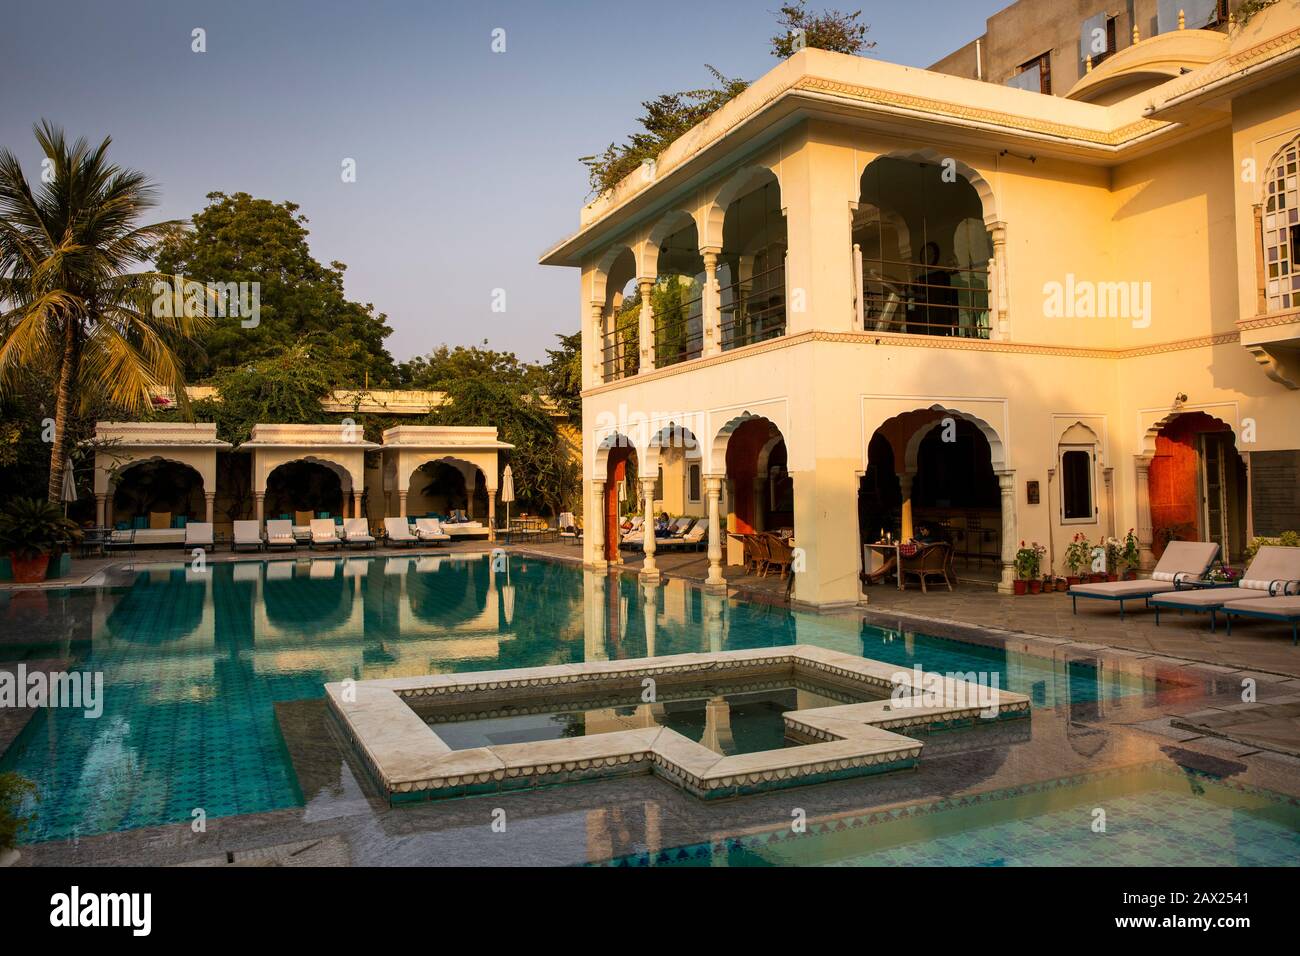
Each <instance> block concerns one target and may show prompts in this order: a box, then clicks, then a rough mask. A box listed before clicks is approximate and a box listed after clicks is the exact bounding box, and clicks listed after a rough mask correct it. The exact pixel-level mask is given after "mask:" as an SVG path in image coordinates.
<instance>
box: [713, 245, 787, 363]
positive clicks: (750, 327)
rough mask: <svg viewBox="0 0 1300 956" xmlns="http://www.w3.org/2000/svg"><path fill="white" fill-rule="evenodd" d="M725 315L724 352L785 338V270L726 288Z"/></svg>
mask: <svg viewBox="0 0 1300 956" xmlns="http://www.w3.org/2000/svg"><path fill="white" fill-rule="evenodd" d="M721 311H722V349H723V351H727V350H729V349H738V348H741V347H743V346H746V345H753V344H754V343H755V342H765V341H767V340H768V339H774V338H777V337H778V336H781V335H785V267H784V266H777V267H775V268H773V269H768V270H767V271H766V272H760V273H756V274H755V275H753V276H751V277H750V278H749V279H748V280H747V281H745V282H736V283H733V284H731V285H729V286H725V287H724V288H723V289H722V308H721Z"/></svg>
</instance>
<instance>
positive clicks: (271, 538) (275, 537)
mask: <svg viewBox="0 0 1300 956" xmlns="http://www.w3.org/2000/svg"><path fill="white" fill-rule="evenodd" d="M266 540H267V541H268V542H271V543H275V544H293V543H294V536H293V522H292V521H290V520H288V519H287V518H272V519H271V520H270V521H268V522H267V523H266Z"/></svg>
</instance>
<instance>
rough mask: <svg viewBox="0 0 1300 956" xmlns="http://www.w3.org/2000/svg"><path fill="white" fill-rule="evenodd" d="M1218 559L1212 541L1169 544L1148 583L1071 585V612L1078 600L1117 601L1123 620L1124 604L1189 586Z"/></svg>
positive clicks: (1117, 582)
mask: <svg viewBox="0 0 1300 956" xmlns="http://www.w3.org/2000/svg"><path fill="white" fill-rule="evenodd" d="M1218 556H1219V546H1218V545H1217V544H1215V543H1214V542H1213V541H1208V542H1207V541H1170V542H1169V544H1167V545H1166V546H1165V553H1164V554H1162V555H1161V556H1160V560H1159V562H1157V563H1156V566H1155V570H1154V571H1152V572H1151V577H1150V578H1149V579H1148V580H1145V581H1108V582H1105V583H1098V584H1076V585H1073V586H1072V587H1071V588H1070V601H1071V604H1072V605H1073V608H1074V613H1075V614H1078V613H1079V598H1081V597H1082V598H1095V599H1097V600H1099V601H1118V602H1119V616H1120V620H1123V619H1124V602H1125V601H1137V600H1141V601H1146V599H1147V598H1150V597H1152V596H1153V595H1156V594H1164V593H1166V592H1168V591H1177V590H1180V589H1181V588H1182V587H1184V586H1190V585H1191V584H1192V583H1193V582H1195V581H1199V580H1201V578H1203V577H1204V576H1205V572H1206V571H1208V570H1209V569H1210V564H1211V563H1212V562H1213V561H1214V559H1215V558H1216V557H1218Z"/></svg>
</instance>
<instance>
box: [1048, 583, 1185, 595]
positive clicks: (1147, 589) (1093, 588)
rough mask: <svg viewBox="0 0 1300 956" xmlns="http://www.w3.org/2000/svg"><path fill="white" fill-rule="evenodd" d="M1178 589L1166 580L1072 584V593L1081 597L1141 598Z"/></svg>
mask: <svg viewBox="0 0 1300 956" xmlns="http://www.w3.org/2000/svg"><path fill="white" fill-rule="evenodd" d="M1175 590H1177V587H1176V585H1173V584H1170V583H1168V582H1165V581H1155V580H1151V581H1098V582H1097V583H1096V584H1072V585H1070V593H1071V594H1077V595H1079V596H1080V597H1107V598H1116V599H1119V598H1128V597H1132V598H1139V597H1147V596H1149V595H1152V594H1164V593H1165V592H1166V591H1175Z"/></svg>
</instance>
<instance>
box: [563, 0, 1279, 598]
mask: <svg viewBox="0 0 1300 956" xmlns="http://www.w3.org/2000/svg"><path fill="white" fill-rule="evenodd" d="M1068 6H1069V12H1070V13H1071V16H1070V17H1064V16H1061V15H1057V14H1059V13H1060V11H1061V9H1062V5H1061V4H1060V3H1059V2H1058V3H1051V2H1032V0H1022V2H1021V3H1018V4H1016V5H1014V6H1013V7H1011V8H1008V11H1004V13H1003V14H999V15H998V16H997V17H995V18H993V19H991V20H990V21H989V33H988V34H987V35H986V36H985V37H982V38H981V39H980V40H979V41H975V42H974V43H972V44H971V45H970V46H969V47H967V48H963V50H960V51H957V52H956V53H954V54H953V55H952V56H951V57H949V58H946V59H945V60H944V61H941V62H940V63H939V64H937V65H936V67H935V68H933V69H931V70H923V69H914V68H908V67H903V66H898V65H894V64H891V63H886V62H882V61H880V60H879V59H876V58H866V57H855V56H846V55H841V54H835V53H828V52H825V51H821V50H814V49H805V50H802V51H800V52H798V53H796V54H795V55H793V56H791V57H790V58H789V59H788V60H785V61H784V62H782V63H781V64H780V65H779V66H777V67H776V68H774V69H773V70H771V71H770V72H769V73H767V74H766V75H764V76H763V77H761V78H759V79H758V80H757V81H756V82H754V83H753V84H752V85H751V86H750V87H749V88H748V89H747V90H746V91H745V92H743V93H742V94H741V95H739V96H738V97H736V98H735V99H734V100H732V101H731V102H730V103H728V104H727V105H726V106H724V107H722V108H721V109H720V110H718V111H717V112H716V113H714V114H713V115H712V116H710V117H709V118H708V119H707V120H705V121H704V122H702V123H701V124H699V125H698V126H696V127H695V128H694V129H692V130H691V131H690V132H688V133H687V134H686V135H684V136H683V137H681V138H680V139H679V140H677V141H676V142H674V143H673V144H672V145H671V146H670V147H668V149H666V150H665V151H664V152H663V153H662V154H661V155H660V156H659V157H658V159H657V160H656V162H655V163H653V164H647V165H646V166H644V167H643V168H642V169H641V170H639V171H637V172H636V173H633V174H632V175H631V176H629V177H628V178H626V179H625V180H624V181H623V182H621V183H620V184H619V185H618V186H617V187H616V188H615V189H614V190H612V191H611V192H610V193H607V194H605V195H602V196H601V197H599V198H598V199H596V200H595V201H594V202H592V203H591V204H589V205H588V206H586V207H585V208H584V209H583V210H582V213H581V219H580V228H579V230H578V231H577V232H576V233H575V234H574V235H572V236H571V237H569V238H568V239H565V240H564V241H562V242H561V243H559V244H558V245H557V246H555V247H554V248H552V249H551V250H550V251H548V252H547V253H546V254H545V255H544V256H543V258H542V262H543V263H544V264H548V265H560V266H569V267H574V268H577V269H579V270H580V271H581V311H582V330H583V336H582V341H583V374H584V393H583V430H584V433H583V476H584V521H585V527H586V529H587V533H586V540H585V544H584V548H585V552H584V559H585V562H586V564H587V565H588V566H590V567H594V568H600V567H605V566H608V565H609V564H610V563H617V562H619V561H620V560H622V559H621V558H620V550H619V548H618V541H619V528H618V523H619V522H620V521H621V520H622V519H623V517H624V515H625V514H627V513H628V512H629V511H632V512H635V511H638V510H641V509H643V510H645V511H647V512H649V511H659V510H671V511H673V512H675V513H687V514H698V515H707V518H708V521H709V522H710V534H709V549H708V559H709V581H710V583H711V584H713V585H714V586H721V585H722V581H723V579H722V569H723V567H724V566H725V565H727V564H736V563H740V562H741V561H743V554H742V551H741V548H740V545H739V542H738V540H737V538H736V537H732V536H731V535H738V534H742V533H745V532H748V531H756V530H765V529H770V530H777V529H789V530H791V531H792V533H793V537H794V540H795V543H796V546H797V548H798V549H799V552H800V561H799V570H797V573H796V574H795V575H794V592H793V595H794V599H795V600H796V601H798V602H800V603H805V604H809V605H816V606H835V605H843V604H852V603H856V602H859V601H861V600H862V598H863V594H864V589H863V583H862V572H863V570H864V567H865V566H866V564H867V562H868V560H869V559H868V558H867V557H864V549H863V545H864V544H866V543H869V542H873V541H876V540H877V539H878V538H879V537H880V535H881V534H882V533H883V534H902V535H903V536H904V537H908V536H910V535H912V534H913V533H915V532H916V531H917V529H918V528H920V527H922V526H925V527H927V528H940V529H942V533H943V534H944V535H945V536H948V537H950V538H951V539H952V540H954V541H955V542H956V546H957V550H958V551H959V552H960V553H961V554H962V555H963V557H964V562H965V565H964V566H965V567H966V568H968V569H969V573H970V574H971V575H972V576H987V577H988V578H989V580H990V581H993V580H996V581H997V582H998V585H999V587H1001V588H1004V589H1009V587H1010V585H1011V582H1012V579H1013V578H1014V568H1013V561H1014V557H1015V553H1016V551H1017V549H1018V548H1019V547H1020V545H1021V542H1022V541H1025V542H1037V543H1040V544H1041V545H1042V546H1043V547H1045V548H1046V549H1047V563H1048V565H1049V566H1050V567H1051V568H1053V569H1054V570H1055V571H1057V572H1064V570H1065V558H1064V552H1065V547H1066V544H1067V543H1068V542H1069V541H1070V540H1071V539H1072V538H1073V537H1074V536H1075V535H1076V534H1080V533H1082V534H1084V535H1086V536H1087V537H1088V538H1089V540H1090V541H1092V542H1093V543H1097V542H1099V541H1101V540H1104V539H1105V538H1108V537H1113V536H1123V535H1124V534H1125V532H1126V531H1127V530H1128V529H1129V528H1133V529H1135V530H1136V533H1137V536H1138V538H1139V539H1140V542H1141V546H1142V554H1143V561H1144V564H1146V565H1147V566H1150V564H1151V563H1152V562H1153V560H1154V559H1155V557H1156V556H1157V555H1158V554H1159V552H1160V551H1161V550H1162V548H1163V545H1164V543H1165V542H1166V541H1168V540H1171V539H1173V538H1196V539H1202V540H1214V541H1218V542H1219V543H1220V545H1221V548H1222V552H1223V555H1224V557H1225V558H1226V559H1227V560H1228V561H1230V562H1236V561H1238V560H1239V559H1240V555H1241V552H1242V549H1243V548H1244V547H1246V545H1247V544H1248V542H1249V541H1250V539H1251V538H1253V537H1255V536H1275V535H1278V534H1280V533H1281V532H1283V531H1286V530H1292V529H1296V528H1297V527H1298V526H1300V501H1298V493H1297V481H1298V479H1297V473H1298V470H1300V266H1297V265H1296V262H1297V258H1298V257H1300V221H1298V219H1297V209H1298V208H1300V203H1298V200H1300V193H1298V191H1297V164H1298V161H1300V6H1297V4H1295V3H1291V2H1286V0H1284V2H1281V3H1278V4H1276V5H1274V6H1271V7H1267V8H1265V9H1264V10H1263V11H1262V12H1259V13H1257V14H1255V15H1254V16H1253V17H1252V18H1250V19H1249V22H1247V23H1240V22H1237V20H1236V18H1235V17H1233V16H1232V15H1231V12H1230V11H1228V10H1226V7H1225V8H1222V9H1221V8H1220V5H1219V4H1217V3H1213V2H1210V3H1208V4H1207V3H1204V2H1201V3H1184V4H1181V5H1178V9H1177V10H1176V12H1175V13H1171V12H1170V9H1169V7H1168V4H1166V3H1163V2H1162V3H1160V4H1156V3H1150V4H1143V3H1141V2H1139V3H1137V4H1135V5H1133V6H1135V7H1137V8H1140V9H1138V10H1137V13H1136V14H1128V13H1126V14H1125V15H1124V16H1122V17H1108V16H1107V15H1106V14H1105V10H1104V7H1103V6H1102V5H1101V4H1096V6H1097V11H1095V12H1093V13H1092V14H1091V15H1089V16H1088V17H1087V18H1086V19H1084V20H1082V21H1081V22H1076V21H1074V20H1073V15H1074V14H1075V12H1076V8H1078V9H1079V10H1082V8H1083V7H1087V6H1089V5H1088V4H1082V5H1075V4H1069V5H1068ZM1147 6H1150V8H1151V9H1150V10H1149V11H1148V10H1146V7H1147ZM1202 7H1204V8H1205V9H1204V10H1202ZM1192 8H1194V9H1192ZM1189 10H1190V12H1189ZM1053 11H1056V13H1055V14H1054V13H1053ZM1084 12H1086V11H1084ZM1005 16H1014V17H1018V18H1020V26H1019V27H1018V28H1017V29H1014V30H1012V29H1009V28H1008V27H1007V26H1006V23H1005V22H1004V21H1002V20H999V18H1002V17H1005ZM1035 17H1036V18H1037V20H1042V21H1043V22H1045V23H1050V27H1051V28H1050V30H1048V29H1046V28H1044V29H1041V30H1039V31H1038V32H1037V33H1034V32H1033V30H1030V29H1029V27H1030V26H1032V22H1037V21H1036V20H1035V19H1034V18H1035ZM1099 17H1100V19H1098V18H1099ZM1031 21H1032V22H1031ZM999 24H1001V25H999ZM1098 24H1100V26H1099V25H1098ZM1062 31H1064V32H1062ZM1004 36H1015V37H1019V38H1021V42H1030V43H1032V42H1034V41H1033V40H1032V39H1026V37H1033V36H1037V37H1039V39H1040V42H1044V43H1046V42H1051V43H1053V44H1055V46H1054V47H1053V49H1052V50H1050V51H1048V52H1047V53H1040V55H1039V56H1037V57H1034V56H1033V55H1032V51H1030V53H1029V54H1024V51H1022V50H1019V49H1016V48H1015V47H1014V44H1011V43H1009V42H1004V41H1003V40H1002V39H1000V37H1004ZM1062 37H1065V39H1061V38H1062ZM1022 54H1024V56H1025V58H1024V60H1020V59H1019V57H1020V56H1021V55H1022ZM1044 74H1046V75H1047V76H1048V77H1049V78H1050V83H1049V84H1045V83H1044V79H1043V77H1044ZM729 533H730V534H729ZM651 540H652V539H651ZM646 566H647V571H649V573H652V574H653V573H654V554H653V549H651V553H650V554H649V555H647V561H646Z"/></svg>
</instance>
